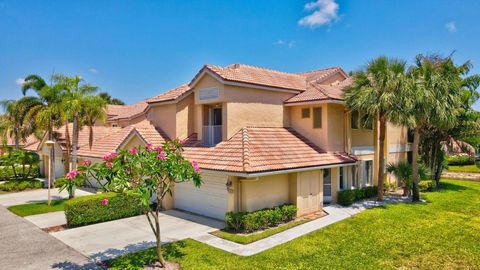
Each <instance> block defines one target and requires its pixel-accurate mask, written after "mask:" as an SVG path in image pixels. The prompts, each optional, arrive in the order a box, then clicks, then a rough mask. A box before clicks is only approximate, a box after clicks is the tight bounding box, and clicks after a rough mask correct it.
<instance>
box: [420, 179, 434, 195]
mask: <svg viewBox="0 0 480 270" xmlns="http://www.w3.org/2000/svg"><path fill="white" fill-rule="evenodd" d="M436 187H437V183H436V182H435V181H433V180H423V181H420V182H419V183H418V189H419V190H420V191H422V192H426V191H433V190H434V189H435V188H436Z"/></svg>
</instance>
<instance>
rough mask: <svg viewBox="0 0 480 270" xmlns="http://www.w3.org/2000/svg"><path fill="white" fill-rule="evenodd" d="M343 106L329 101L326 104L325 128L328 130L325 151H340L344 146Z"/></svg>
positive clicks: (343, 149)
mask: <svg viewBox="0 0 480 270" xmlns="http://www.w3.org/2000/svg"><path fill="white" fill-rule="evenodd" d="M344 108H345V107H344V106H343V105H340V104H334V103H329V104H328V105H327V130H328V147H327V151H330V152H342V151H345V148H344V140H345V133H344V127H345V124H344V121H345V113H344Z"/></svg>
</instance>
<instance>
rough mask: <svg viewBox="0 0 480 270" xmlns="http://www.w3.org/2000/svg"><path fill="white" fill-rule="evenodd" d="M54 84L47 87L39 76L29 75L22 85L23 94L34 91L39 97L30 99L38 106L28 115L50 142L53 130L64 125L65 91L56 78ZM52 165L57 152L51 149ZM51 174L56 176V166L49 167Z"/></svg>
mask: <svg viewBox="0 0 480 270" xmlns="http://www.w3.org/2000/svg"><path fill="white" fill-rule="evenodd" d="M52 82H53V83H52V84H51V85H47V83H46V82H45V80H44V79H43V78H42V77H40V76H38V75H29V76H27V77H26V78H25V82H24V84H23V85H22V93H23V94H24V95H25V94H26V93H27V91H28V90H33V91H35V93H36V94H37V97H30V98H32V99H36V105H35V106H32V107H31V108H30V109H29V110H28V113H27V117H28V118H29V119H34V120H35V124H36V125H37V126H38V127H39V128H41V129H43V130H45V131H47V136H48V139H49V140H53V139H54V138H53V130H54V128H55V127H60V125H61V124H62V118H63V111H62V106H61V101H62V99H63V96H64V92H65V91H64V89H63V87H62V85H61V84H59V83H58V82H57V81H55V76H52ZM50 164H55V151H54V149H53V148H52V149H50ZM49 174H50V175H54V174H55V170H54V166H50V167H49Z"/></svg>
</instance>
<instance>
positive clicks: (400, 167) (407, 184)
mask: <svg viewBox="0 0 480 270" xmlns="http://www.w3.org/2000/svg"><path fill="white" fill-rule="evenodd" d="M387 172H389V173H392V174H393V175H395V176H396V177H397V179H398V180H400V182H402V185H403V196H408V195H409V194H410V190H411V189H412V165H411V164H410V163H408V161H406V160H401V161H399V162H398V163H397V164H394V163H388V165H387ZM419 175H420V178H422V179H425V178H426V177H427V170H426V168H425V167H424V166H419Z"/></svg>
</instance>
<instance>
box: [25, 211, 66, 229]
mask: <svg viewBox="0 0 480 270" xmlns="http://www.w3.org/2000/svg"><path fill="white" fill-rule="evenodd" d="M25 219H26V220H28V221H30V222H31V223H33V224H35V225H37V227H39V228H42V229H43V228H48V227H53V226H59V225H65V224H67V219H66V218H65V212H63V211H58V212H51V213H46V214H40V215H32V216H26V217H25Z"/></svg>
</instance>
